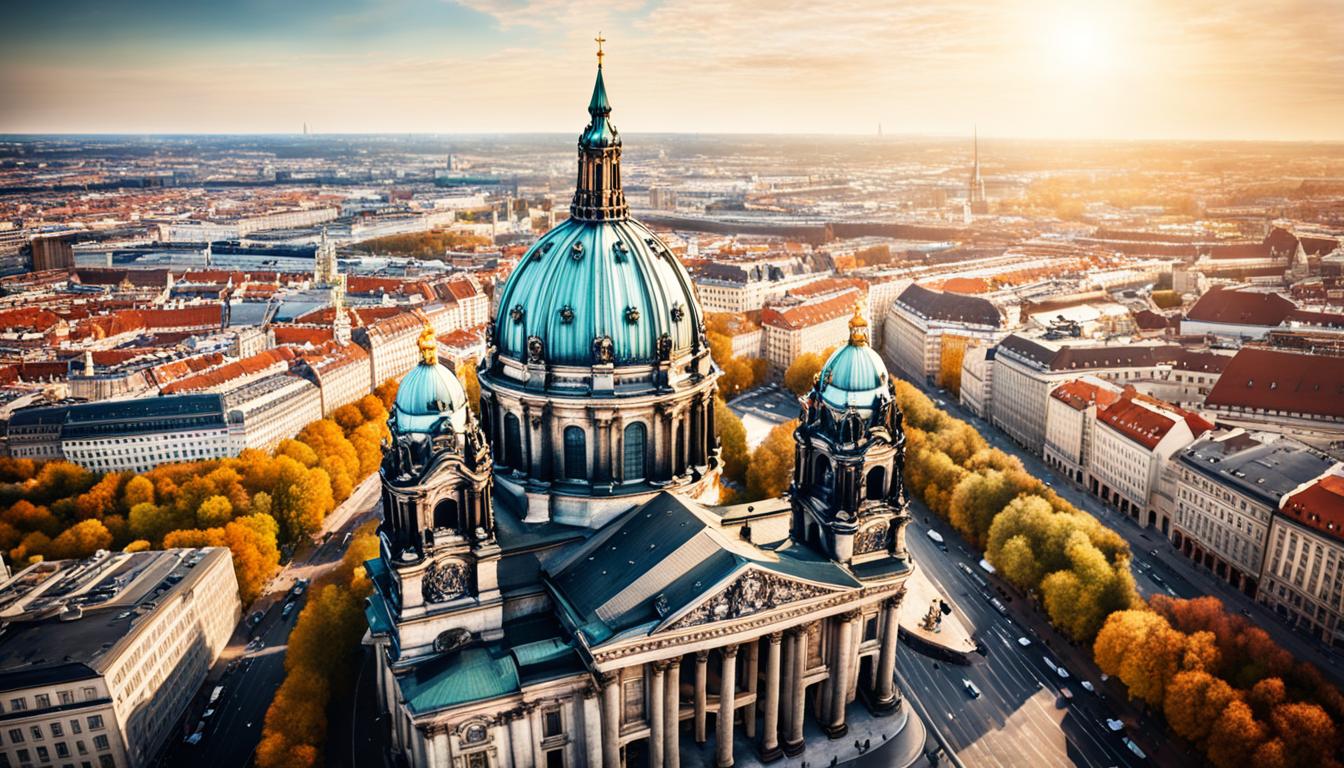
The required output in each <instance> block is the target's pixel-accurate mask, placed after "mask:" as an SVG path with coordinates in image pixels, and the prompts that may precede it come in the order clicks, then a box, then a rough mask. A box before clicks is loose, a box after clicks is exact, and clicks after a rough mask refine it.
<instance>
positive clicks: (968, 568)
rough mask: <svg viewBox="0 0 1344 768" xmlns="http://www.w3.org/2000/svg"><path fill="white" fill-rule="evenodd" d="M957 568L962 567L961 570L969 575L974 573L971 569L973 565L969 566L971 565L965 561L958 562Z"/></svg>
mask: <svg viewBox="0 0 1344 768" xmlns="http://www.w3.org/2000/svg"><path fill="white" fill-rule="evenodd" d="M957 568H959V569H961V572H962V573H964V574H966V575H967V576H970V575H972V574H973V573H974V572H973V571H972V570H971V566H969V565H967V564H965V563H957Z"/></svg>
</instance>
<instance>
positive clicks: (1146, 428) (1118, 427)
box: [1097, 387, 1213, 451]
mask: <svg viewBox="0 0 1344 768" xmlns="http://www.w3.org/2000/svg"><path fill="white" fill-rule="evenodd" d="M1097 420H1098V421H1102V422H1104V423H1106V424H1107V425H1108V426H1110V427H1111V428H1112V429H1114V430H1115V431H1117V432H1119V433H1120V434H1122V435H1124V436H1125V437H1128V438H1129V439H1130V440H1133V441H1134V442H1136V443H1138V444H1139V445H1142V446H1143V447H1144V448H1147V449H1148V450H1150V451H1151V450H1153V449H1154V448H1156V447H1157V444H1158V443H1160V442H1162V438H1164V437H1166V436H1167V433H1168V432H1170V431H1171V428H1172V427H1174V426H1176V422H1177V421H1178V420H1180V421H1184V422H1185V423H1186V425H1187V426H1189V427H1190V432H1191V434H1193V435H1194V436H1195V437H1199V436H1200V435H1202V434H1204V433H1205V432H1207V431H1209V430H1210V429H1213V425H1212V424H1210V423H1209V422H1208V421H1205V420H1204V419H1203V418H1201V417H1200V416H1198V415H1197V414H1194V413H1190V412H1189V411H1186V410H1185V409H1183V408H1177V407H1176V406H1174V405H1172V404H1170V403H1166V402H1163V401H1161V400H1158V399H1157V398H1153V397H1148V396H1147V395H1141V394H1139V393H1137V392H1135V391H1134V389H1133V388H1132V387H1126V388H1125V393H1124V395H1123V396H1122V397H1121V398H1119V399H1118V400H1117V401H1116V402H1115V403H1114V404H1112V405H1110V406H1108V407H1106V408H1099V409H1098V410H1097Z"/></svg>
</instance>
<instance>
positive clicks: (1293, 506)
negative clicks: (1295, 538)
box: [1279, 464, 1344, 541]
mask: <svg viewBox="0 0 1344 768" xmlns="http://www.w3.org/2000/svg"><path fill="white" fill-rule="evenodd" d="M1279 512H1280V514H1282V515H1283V516H1284V517H1287V518H1289V519H1291V520H1293V521H1295V522H1297V523H1300V524H1302V525H1305V526H1307V527H1309V528H1313V529H1315V530H1317V531H1320V532H1321V533H1323V534H1325V535H1327V536H1329V537H1331V538H1333V539H1335V540H1336V541H1344V465H1338V464H1337V465H1335V467H1334V468H1333V469H1332V470H1330V471H1329V472H1327V473H1326V474H1324V475H1322V476H1321V477H1320V478H1319V479H1317V480H1316V481H1315V482H1313V483H1311V484H1310V485H1307V486H1306V487H1305V488H1302V489H1301V490H1299V491H1297V492H1296V493H1293V494H1292V495H1289V496H1285V497H1284V498H1283V502H1282V504H1281V505H1280V507H1279Z"/></svg>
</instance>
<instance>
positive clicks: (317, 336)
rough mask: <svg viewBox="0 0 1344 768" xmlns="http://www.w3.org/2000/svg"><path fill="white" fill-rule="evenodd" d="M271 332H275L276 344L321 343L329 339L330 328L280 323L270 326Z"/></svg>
mask: <svg viewBox="0 0 1344 768" xmlns="http://www.w3.org/2000/svg"><path fill="white" fill-rule="evenodd" d="M271 332H272V333H274V334H275V343H276V344H297V345H300V346H301V345H303V344H321V343H323V342H325V341H331V328H312V327H308V326H302V325H280V324H275V325H272V326H271Z"/></svg>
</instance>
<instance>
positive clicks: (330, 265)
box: [313, 227, 337, 288]
mask: <svg viewBox="0 0 1344 768" xmlns="http://www.w3.org/2000/svg"><path fill="white" fill-rule="evenodd" d="M336 274H337V272H336V246H335V245H334V244H333V243H332V242H331V240H330V239H329V238H328V237H327V228H326V227H323V228H322V240H321V242H319V243H318V245H317V254H316V255H315V257H314V259H313V284H314V285H317V286H321V287H323V288H326V287H328V286H330V285H331V284H332V283H334V282H335V281H336Z"/></svg>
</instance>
